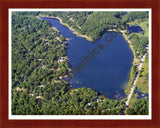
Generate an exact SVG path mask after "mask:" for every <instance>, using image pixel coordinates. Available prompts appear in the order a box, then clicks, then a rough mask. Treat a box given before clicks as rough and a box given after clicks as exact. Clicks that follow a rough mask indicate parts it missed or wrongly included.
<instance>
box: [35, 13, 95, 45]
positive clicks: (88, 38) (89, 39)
mask: <svg viewBox="0 0 160 128" xmlns="http://www.w3.org/2000/svg"><path fill="white" fill-rule="evenodd" d="M40 17H47V18H56V19H58V20H59V21H60V23H61V24H62V25H64V26H66V27H67V28H69V29H70V30H71V31H73V34H75V35H76V36H78V37H82V38H85V39H87V40H88V41H91V42H93V41H94V40H92V39H91V38H90V37H88V36H87V35H82V34H80V33H78V32H77V31H75V30H74V29H73V28H71V27H70V26H69V25H68V24H66V23H64V22H63V21H62V19H61V18H59V17H54V16H46V15H39V16H37V18H40Z"/></svg>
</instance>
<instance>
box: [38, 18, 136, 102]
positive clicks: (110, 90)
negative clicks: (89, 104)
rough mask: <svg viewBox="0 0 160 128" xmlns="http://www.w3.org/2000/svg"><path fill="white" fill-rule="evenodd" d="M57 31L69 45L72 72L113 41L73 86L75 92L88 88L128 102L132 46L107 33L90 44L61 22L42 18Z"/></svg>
mask: <svg viewBox="0 0 160 128" xmlns="http://www.w3.org/2000/svg"><path fill="white" fill-rule="evenodd" d="M41 18H42V19H43V20H46V21H48V22H49V23H50V25H51V26H54V27H56V28H57V29H58V30H59V32H60V34H61V35H63V36H64V37H66V38H71V40H69V41H68V46H67V55H68V58H69V63H70V65H71V68H72V70H73V68H74V67H75V66H77V65H78V64H79V62H81V61H82V60H83V58H82V56H83V57H86V56H87V55H88V54H89V52H88V51H92V50H93V49H94V48H97V45H98V44H104V45H105V44H106V43H107V42H106V40H105V38H108V40H110V39H112V41H111V43H109V44H108V46H106V47H105V48H104V49H103V50H101V51H100V52H99V54H97V55H96V56H95V57H94V58H92V60H91V59H90V60H89V62H88V63H87V64H86V66H85V67H84V68H83V69H82V70H81V71H80V72H78V73H75V76H74V77H72V79H71V81H70V84H71V85H72V87H73V88H80V87H87V88H91V89H94V90H96V91H98V92H99V93H100V94H102V95H104V96H106V97H107V98H109V99H118V100H120V99H123V98H126V95H125V93H124V89H125V87H126V85H127V83H128V81H129V78H128V76H129V72H130V69H131V67H132V61H133V53H132V51H131V49H130V48H129V45H128V43H127V42H126V40H125V39H124V38H123V36H122V35H121V34H120V33H116V34H117V36H116V37H112V36H111V32H107V33H106V34H104V36H103V37H101V38H100V39H99V40H97V41H94V42H90V41H88V40H86V39H85V38H81V37H77V36H76V35H75V34H73V32H72V31H71V30H70V29H68V28H67V27H65V26H63V25H62V24H61V23H60V22H59V20H58V19H55V18H47V17H41Z"/></svg>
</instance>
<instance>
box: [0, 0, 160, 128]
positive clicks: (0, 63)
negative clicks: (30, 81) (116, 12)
mask: <svg viewBox="0 0 160 128" xmlns="http://www.w3.org/2000/svg"><path fill="white" fill-rule="evenodd" d="M9 8H151V9H152V120H9V119H8V64H9V63H8V41H9V40H8V30H9V27H8V9H9ZM159 10H160V1H159V0H133V1H130V0H128V1H127V0H112V1H105V0H99V1H98V0H97V1H96V0H68V1H67V0H66V1H65V0H52V1H49V0H45V1H44V0H41V1H38V0H32V1H29V0H14V1H10V0H0V128H28V127H29V128H32V127H33V128H51V127H55V128H57V127H60V128H71V127H79V128H90V127H92V128H94V127H95V128H100V127H101V128H108V127H119V128H126V127H129V128H130V127H140V128H159V127H160V66H159V65H160V57H159V55H160V52H159V48H160V41H159V40H158V39H159V38H158V37H159V36H160V32H159V30H160V25H159V24H160V18H159V16H160V12H159Z"/></svg>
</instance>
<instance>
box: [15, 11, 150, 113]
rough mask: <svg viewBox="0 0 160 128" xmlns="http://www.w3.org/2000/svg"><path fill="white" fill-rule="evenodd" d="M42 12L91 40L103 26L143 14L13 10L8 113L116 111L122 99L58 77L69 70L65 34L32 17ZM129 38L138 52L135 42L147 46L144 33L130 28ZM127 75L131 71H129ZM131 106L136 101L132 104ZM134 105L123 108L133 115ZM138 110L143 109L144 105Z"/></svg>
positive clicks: (139, 45)
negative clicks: (76, 85) (10, 105)
mask: <svg viewBox="0 0 160 128" xmlns="http://www.w3.org/2000/svg"><path fill="white" fill-rule="evenodd" d="M44 15H46V16H53V17H60V18H61V19H62V21H63V22H64V23H67V24H68V25H69V26H70V27H72V28H73V29H74V30H76V31H77V32H78V33H80V34H83V35H87V36H89V37H90V38H91V39H92V40H97V39H99V38H100V37H102V36H103V34H104V33H105V32H106V31H107V30H108V29H113V28H116V27H117V25H119V24H121V23H124V24H125V23H126V22H128V21H130V20H134V17H138V18H146V15H147V14H146V13H137V14H136V16H134V14H132V13H131V14H130V13H128V14H126V15H125V14H124V12H106V13H105V12H28V11H26V12H13V13H12V114H13V115H120V114H122V112H123V110H124V107H125V102H124V101H120V100H109V99H107V98H105V97H104V96H102V95H101V94H99V93H98V92H96V91H95V90H92V89H90V88H86V87H82V88H77V89H74V88H72V87H71V86H70V85H69V83H68V82H67V81H65V80H64V79H63V78H65V77H66V76H67V75H68V74H70V73H71V72H70V66H69V63H68V58H67V54H66V48H67V41H68V39H67V38H64V37H63V36H62V35H61V34H60V33H59V32H58V31H57V30H56V29H55V28H52V27H50V25H49V23H48V22H46V21H43V20H41V19H40V18H39V17H38V16H44ZM132 15H133V16H132ZM124 16H125V20H123V17H124ZM130 17H131V18H130ZM68 19H69V20H68ZM126 19H129V20H126ZM130 39H131V40H133V42H134V49H136V50H138V51H139V54H140V55H143V54H144V49H143V48H140V47H143V46H146V45H147V43H148V40H147V38H145V37H142V38H141V36H139V35H137V34H134V33H133V34H131V35H130ZM139 54H138V55H139ZM62 58H63V59H62ZM133 70H136V69H134V68H133ZM132 74H133V75H135V74H134V72H133V73H132ZM143 103H144V102H141V104H143ZM145 104H146V102H145ZM137 105H140V104H138V103H137V104H136V103H135V106H137ZM137 107H139V106H137ZM146 107H147V106H145V105H144V108H146ZM136 110H137V109H133V108H130V109H128V113H129V114H139V113H138V112H137V111H136ZM142 111H143V110H142ZM140 114H141V113H140ZM142 114H148V111H147V109H145V111H144V112H142Z"/></svg>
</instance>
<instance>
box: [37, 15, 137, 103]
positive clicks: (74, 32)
mask: <svg viewBox="0 0 160 128" xmlns="http://www.w3.org/2000/svg"><path fill="white" fill-rule="evenodd" d="M37 17H38V18H39V19H41V18H40V17H47V18H55V19H58V20H59V22H60V23H61V24H62V25H64V26H66V27H67V28H68V29H70V30H71V31H72V32H73V34H75V35H76V36H78V35H77V34H78V33H77V32H76V31H75V30H74V29H73V28H71V27H70V26H69V25H68V24H66V23H63V22H62V20H61V18H59V17H54V16H45V15H39V16H37ZM107 31H115V32H120V33H121V34H122V36H123V37H124V39H125V40H126V41H127V43H128V44H129V47H130V49H131V51H132V53H133V55H134V51H133V47H132V46H131V42H130V41H129V40H128V38H127V37H126V35H125V33H124V30H117V29H108V30H107ZM107 31H106V32H107ZM79 37H83V38H85V39H87V40H89V41H91V40H90V39H88V38H87V36H85V35H80V36H79ZM125 37H126V38H125ZM134 62H135V55H134V57H133V60H132V66H131V68H132V67H133V64H134ZM130 72H131V69H130ZM130 72H129V74H130ZM129 79H130V77H129ZM127 86H128V84H127V85H126V87H127ZM125 89H126V88H125ZM125 89H124V92H125ZM105 97H106V96H105ZM127 97H128V94H127ZM106 98H107V97H106ZM107 99H108V98H107ZM125 99H126V98H124V99H121V100H125Z"/></svg>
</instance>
